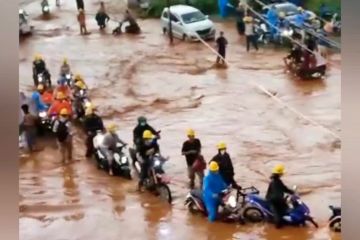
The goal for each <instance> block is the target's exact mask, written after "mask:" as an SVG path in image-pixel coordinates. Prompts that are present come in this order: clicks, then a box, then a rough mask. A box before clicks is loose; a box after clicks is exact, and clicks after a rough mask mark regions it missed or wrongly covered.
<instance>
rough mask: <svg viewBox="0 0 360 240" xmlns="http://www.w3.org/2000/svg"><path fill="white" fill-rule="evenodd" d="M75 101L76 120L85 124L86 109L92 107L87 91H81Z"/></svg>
mask: <svg viewBox="0 0 360 240" xmlns="http://www.w3.org/2000/svg"><path fill="white" fill-rule="evenodd" d="M74 97H75V100H74V101H73V109H74V112H75V115H76V119H77V120H79V121H80V122H83V120H84V117H85V109H86V108H87V107H89V106H90V105H91V102H90V99H89V98H88V95H87V90H85V89H81V90H80V91H79V92H78V93H77V94H76V95H75V96H74Z"/></svg>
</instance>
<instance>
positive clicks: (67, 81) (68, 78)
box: [64, 73, 74, 88]
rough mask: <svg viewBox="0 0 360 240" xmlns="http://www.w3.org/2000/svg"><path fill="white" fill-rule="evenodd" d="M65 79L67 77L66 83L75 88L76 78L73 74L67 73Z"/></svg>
mask: <svg viewBox="0 0 360 240" xmlns="http://www.w3.org/2000/svg"><path fill="white" fill-rule="evenodd" d="M64 77H65V79H66V84H67V85H68V86H69V87H70V88H73V86H74V79H73V75H72V74H71V73H67V74H65V75H64Z"/></svg>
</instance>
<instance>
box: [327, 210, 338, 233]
mask: <svg viewBox="0 0 360 240" xmlns="http://www.w3.org/2000/svg"><path fill="white" fill-rule="evenodd" d="M329 208H330V210H331V211H332V215H331V217H330V219H329V227H330V229H331V230H332V231H334V232H341V208H340V207H334V206H329Z"/></svg>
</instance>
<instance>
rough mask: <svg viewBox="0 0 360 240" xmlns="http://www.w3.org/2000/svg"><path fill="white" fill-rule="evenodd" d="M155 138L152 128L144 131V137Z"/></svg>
mask: <svg viewBox="0 0 360 240" xmlns="http://www.w3.org/2000/svg"><path fill="white" fill-rule="evenodd" d="M152 138H154V135H153V134H152V132H151V131H150V130H145V131H144V133H143V139H152Z"/></svg>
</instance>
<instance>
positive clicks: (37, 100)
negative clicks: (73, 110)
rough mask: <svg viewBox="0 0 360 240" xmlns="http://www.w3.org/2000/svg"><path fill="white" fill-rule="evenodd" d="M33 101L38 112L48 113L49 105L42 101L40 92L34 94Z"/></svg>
mask: <svg viewBox="0 0 360 240" xmlns="http://www.w3.org/2000/svg"><path fill="white" fill-rule="evenodd" d="M31 100H32V101H33V103H34V104H35V107H36V111H37V112H41V111H46V110H47V109H48V107H47V105H46V104H45V103H44V102H43V101H42V99H41V95H40V93H39V92H38V91H35V92H33V94H32V95H31Z"/></svg>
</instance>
